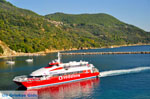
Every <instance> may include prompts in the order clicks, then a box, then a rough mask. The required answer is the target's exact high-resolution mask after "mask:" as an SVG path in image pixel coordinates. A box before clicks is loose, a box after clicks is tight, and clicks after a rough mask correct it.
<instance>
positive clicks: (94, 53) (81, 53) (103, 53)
mask: <svg viewBox="0 0 150 99" xmlns="http://www.w3.org/2000/svg"><path fill="white" fill-rule="evenodd" d="M61 54H62V55H97V54H100V55H105V54H150V52H79V53H61Z"/></svg>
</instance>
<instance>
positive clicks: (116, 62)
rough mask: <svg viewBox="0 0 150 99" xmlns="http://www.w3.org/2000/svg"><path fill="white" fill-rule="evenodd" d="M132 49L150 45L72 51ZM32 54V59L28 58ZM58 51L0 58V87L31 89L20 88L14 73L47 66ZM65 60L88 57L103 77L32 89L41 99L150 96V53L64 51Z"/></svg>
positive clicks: (146, 98) (140, 98) (148, 98)
mask: <svg viewBox="0 0 150 99" xmlns="http://www.w3.org/2000/svg"><path fill="white" fill-rule="evenodd" d="M129 51H130V52H131V51H150V45H140V46H127V47H117V48H100V49H89V50H76V51H65V52H63V53H71V52H76V53H78V52H129ZM29 58H33V62H26V61H25V60H26V59H29ZM56 58H57V53H50V54H47V55H46V56H21V57H13V58H11V59H12V60H14V61H15V64H14V65H10V64H7V63H6V61H8V60H10V58H0V91H19V90H23V91H30V90H25V89H21V88H20V87H18V86H17V85H16V84H15V83H14V82H13V81H12V80H13V78H14V77H15V76H20V75H29V74H30V73H31V72H32V71H34V70H36V69H39V68H42V67H44V66H47V65H48V63H49V62H50V61H52V60H54V59H56ZM61 58H62V59H61V61H62V62H64V63H65V62H69V61H80V60H83V61H88V62H89V63H91V64H93V65H94V66H95V67H96V68H98V70H99V71H100V75H101V76H100V78H92V79H87V80H82V81H77V82H71V83H65V84H61V85H55V86H49V87H44V88H40V89H33V90H34V91H37V92H38V99H150V54H113V55H62V56H61Z"/></svg>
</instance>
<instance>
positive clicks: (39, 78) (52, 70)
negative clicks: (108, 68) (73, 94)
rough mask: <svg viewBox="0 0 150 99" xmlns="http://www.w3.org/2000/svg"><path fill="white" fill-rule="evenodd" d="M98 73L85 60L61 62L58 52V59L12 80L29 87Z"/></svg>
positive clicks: (95, 75)
mask: <svg viewBox="0 0 150 99" xmlns="http://www.w3.org/2000/svg"><path fill="white" fill-rule="evenodd" d="M99 75H100V73H99V71H98V69H97V68H95V66H94V65H93V64H89V63H88V62H86V61H79V62H76V61H70V62H68V63H62V62H61V61H60V53H58V59H56V60H53V61H52V62H50V63H49V64H48V66H46V67H43V68H40V69H38V70H36V71H33V72H32V73H31V74H30V75H23V76H17V77H15V78H14V79H13V81H14V82H15V83H16V84H18V85H21V86H24V87H26V88H27V89H31V88H39V87H45V86H52V85H57V84H63V83H69V82H73V81H79V80H84V79H90V78H96V77H99Z"/></svg>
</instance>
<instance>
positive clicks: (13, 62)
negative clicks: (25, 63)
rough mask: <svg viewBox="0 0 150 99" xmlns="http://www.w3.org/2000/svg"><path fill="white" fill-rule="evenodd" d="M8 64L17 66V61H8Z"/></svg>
mask: <svg viewBox="0 0 150 99" xmlns="http://www.w3.org/2000/svg"><path fill="white" fill-rule="evenodd" d="M6 63H7V64H15V61H6Z"/></svg>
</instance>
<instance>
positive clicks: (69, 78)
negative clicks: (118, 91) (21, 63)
mask: <svg viewBox="0 0 150 99" xmlns="http://www.w3.org/2000/svg"><path fill="white" fill-rule="evenodd" d="M98 76H99V72H95V73H80V74H72V75H63V76H57V77H50V78H49V79H46V80H39V81H27V82H17V81H14V82H15V83H17V84H18V85H22V86H24V87H26V88H27V89H32V88H39V87H46V86H52V85H57V84H63V83H69V82H73V81H79V80H84V79H90V78H95V77H98Z"/></svg>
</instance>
